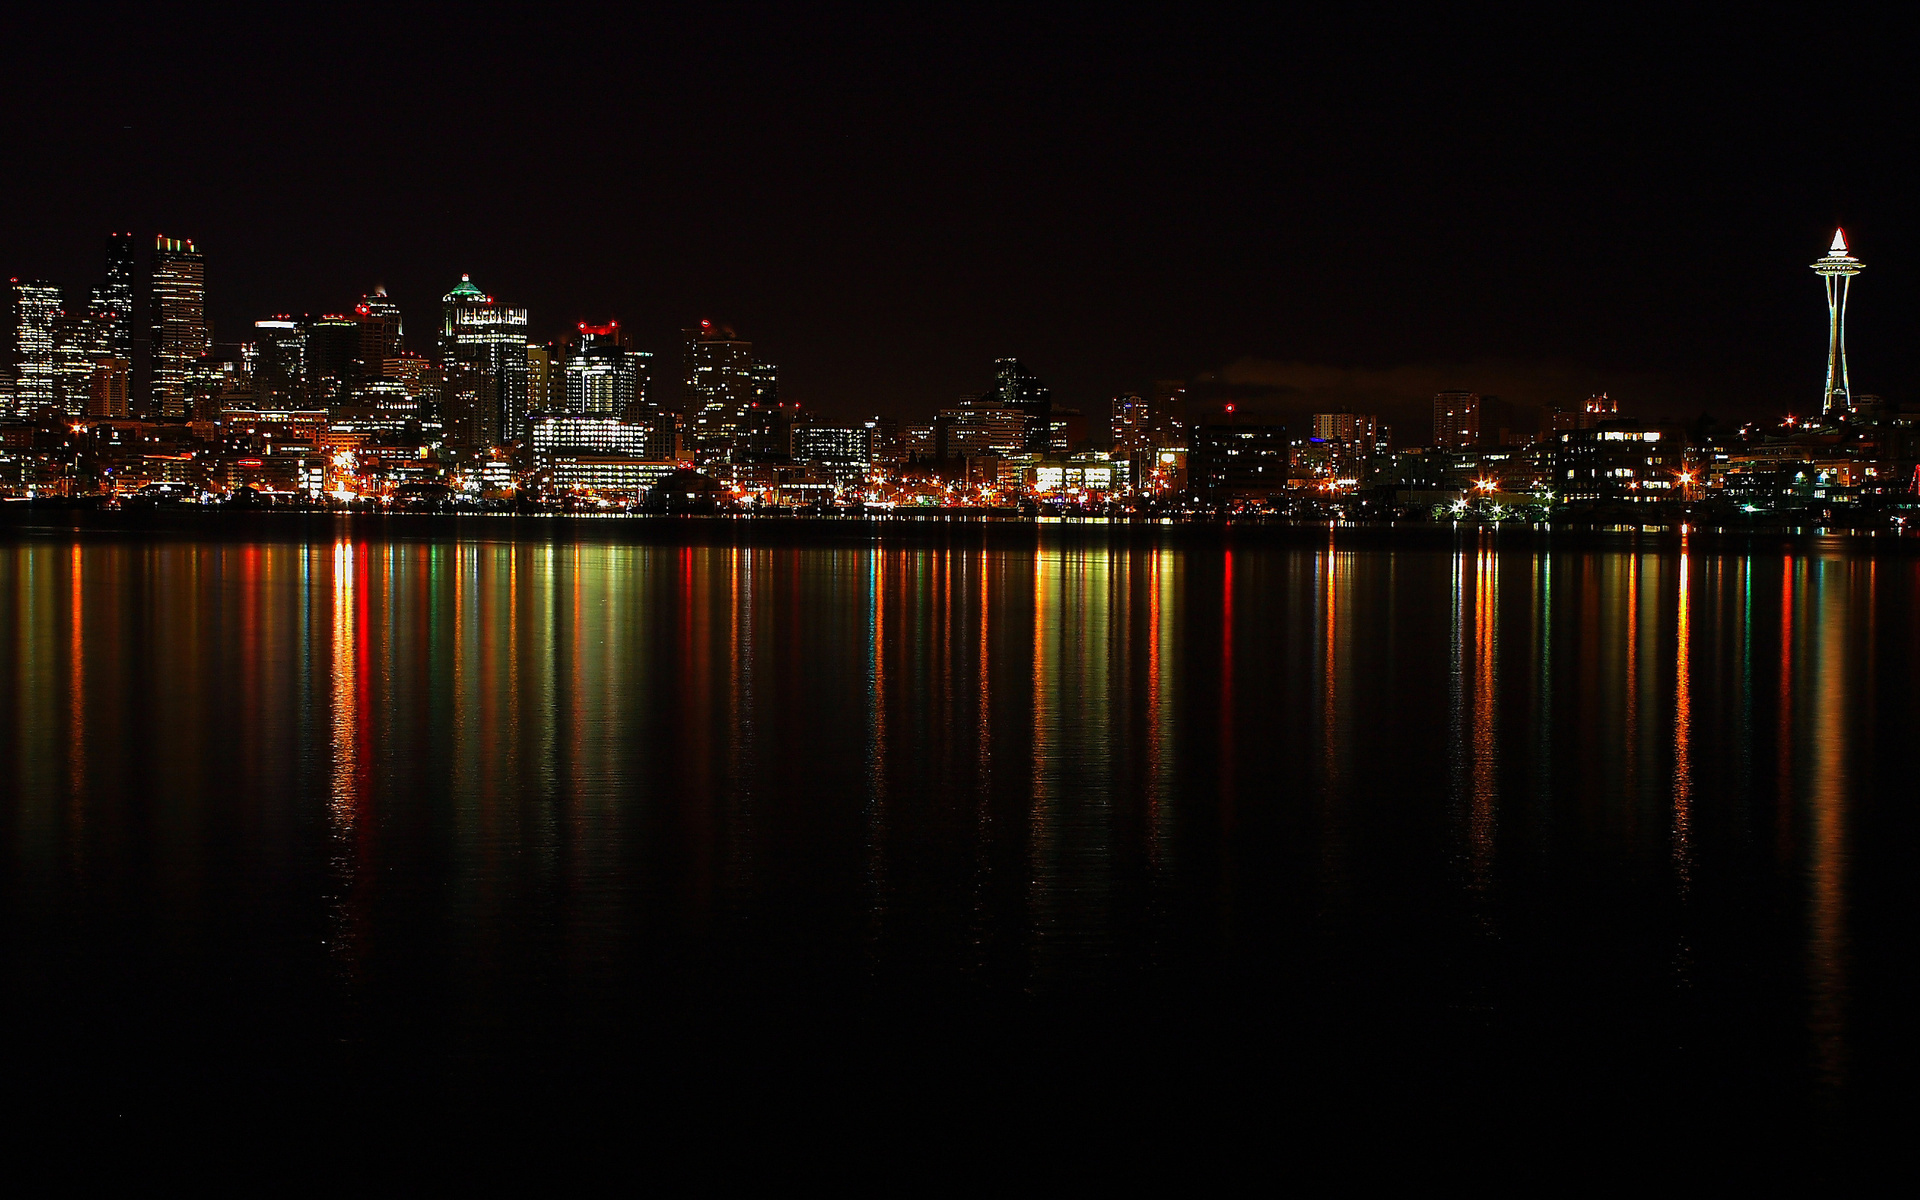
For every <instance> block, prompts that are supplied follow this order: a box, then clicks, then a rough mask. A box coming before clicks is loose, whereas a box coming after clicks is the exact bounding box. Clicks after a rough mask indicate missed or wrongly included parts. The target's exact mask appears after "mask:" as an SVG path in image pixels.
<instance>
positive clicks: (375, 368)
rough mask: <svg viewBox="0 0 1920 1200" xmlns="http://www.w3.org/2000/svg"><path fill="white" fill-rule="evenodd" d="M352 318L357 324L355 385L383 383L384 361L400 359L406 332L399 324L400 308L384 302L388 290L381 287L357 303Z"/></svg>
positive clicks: (389, 302) (389, 301) (386, 301)
mask: <svg viewBox="0 0 1920 1200" xmlns="http://www.w3.org/2000/svg"><path fill="white" fill-rule="evenodd" d="M353 315H354V317H355V318H356V319H357V320H358V321H359V322H360V349H359V355H358V357H359V362H358V364H357V365H356V367H355V372H356V376H357V378H356V379H355V382H356V383H368V382H371V381H373V380H376V379H383V378H385V363H386V361H387V360H388V359H390V358H398V357H400V349H401V344H402V335H403V334H404V332H405V331H404V329H403V328H402V326H401V323H400V306H399V305H397V304H395V303H394V302H393V301H391V300H389V299H387V289H386V287H385V286H384V285H381V286H376V287H375V288H374V289H373V291H371V292H369V293H367V294H366V295H365V296H362V297H361V298H360V303H358V304H356V305H354V307H353Z"/></svg>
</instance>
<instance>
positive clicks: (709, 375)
mask: <svg viewBox="0 0 1920 1200" xmlns="http://www.w3.org/2000/svg"><path fill="white" fill-rule="evenodd" d="M681 333H682V335H683V338H684V348H685V364H686V386H687V407H688V409H689V410H690V411H691V412H692V413H693V432H694V437H695V439H696V440H697V441H698V443H699V444H700V446H701V448H702V449H703V450H708V451H712V450H716V449H719V448H721V447H724V446H727V445H729V444H730V443H731V442H732V441H733V438H734V437H735V435H737V434H738V433H739V432H740V430H741V428H742V423H743V422H744V421H745V419H746V414H747V410H748V408H749V407H750V406H751V405H752V404H753V402H754V398H755V396H756V394H757V392H758V389H759V387H760V386H761V384H762V383H763V382H765V381H764V380H761V379H756V377H755V365H756V364H755V363H754V361H753V343H752V342H749V341H745V340H743V339H741V338H740V337H739V336H738V335H736V334H735V333H734V332H733V330H732V329H730V328H727V327H726V326H718V327H716V326H715V325H714V324H713V322H711V321H702V322H700V327H699V328H698V329H685V330H682V331H681ZM760 365H761V366H764V365H765V364H760Z"/></svg>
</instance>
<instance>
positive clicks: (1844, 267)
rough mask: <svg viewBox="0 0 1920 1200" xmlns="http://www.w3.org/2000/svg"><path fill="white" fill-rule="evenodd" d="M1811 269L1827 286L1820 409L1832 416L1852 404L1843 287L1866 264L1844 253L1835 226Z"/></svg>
mask: <svg viewBox="0 0 1920 1200" xmlns="http://www.w3.org/2000/svg"><path fill="white" fill-rule="evenodd" d="M1813 269H1814V270H1815V271H1817V272H1818V273H1819V275H1820V279H1821V282H1823V283H1824V284H1826V288H1827V392H1826V399H1825V400H1824V401H1823V402H1822V404H1821V409H1820V411H1821V412H1823V413H1825V414H1826V415H1827V416H1833V415H1834V414H1836V413H1845V412H1848V411H1849V410H1851V408H1852V407H1853V405H1852V401H1851V399H1850V397H1851V396H1852V394H1853V384H1852V381H1851V380H1850V379H1849V378H1848V377H1847V291H1848V289H1849V288H1851V287H1852V286H1853V277H1854V276H1855V275H1858V274H1859V273H1860V272H1861V271H1863V270H1865V269H1866V264H1865V263H1863V262H1861V261H1860V260H1859V259H1857V258H1855V257H1853V255H1851V254H1849V253H1847V233H1846V230H1844V229H1836V230H1834V231H1833V246H1832V248H1831V249H1829V250H1828V251H1827V256H1826V257H1825V258H1823V259H1821V260H1820V261H1819V262H1816V263H1814V264H1813Z"/></svg>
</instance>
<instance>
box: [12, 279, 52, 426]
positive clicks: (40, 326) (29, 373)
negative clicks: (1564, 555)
mask: <svg viewBox="0 0 1920 1200" xmlns="http://www.w3.org/2000/svg"><path fill="white" fill-rule="evenodd" d="M11 282H12V283H13V314H14V318H13V339H14V340H13V348H14V357H15V362H16V372H17V373H16V376H15V382H14V391H13V407H14V411H15V412H16V413H18V414H20V415H22V416H32V415H38V414H44V413H49V412H52V411H53V409H54V405H55V401H56V399H57V394H58V391H59V385H58V382H57V371H56V368H55V365H54V352H53V346H54V326H55V325H56V324H57V323H58V322H59V320H60V288H59V286H58V285H56V284H51V283H47V282H46V281H44V280H38V279H29V280H22V279H15V280H12V281H11Z"/></svg>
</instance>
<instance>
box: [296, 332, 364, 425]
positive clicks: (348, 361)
mask: <svg viewBox="0 0 1920 1200" xmlns="http://www.w3.org/2000/svg"><path fill="white" fill-rule="evenodd" d="M306 329H307V403H308V404H309V405H311V406H312V407H314V408H338V407H340V406H341V405H344V404H350V403H352V401H353V388H354V384H355V383H356V382H358V379H357V376H358V368H359V362H360V334H361V325H360V320H359V318H358V316H357V315H356V316H351V317H350V316H346V315H344V314H338V313H332V314H328V315H325V316H320V317H309V318H307V320H306Z"/></svg>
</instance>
